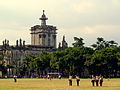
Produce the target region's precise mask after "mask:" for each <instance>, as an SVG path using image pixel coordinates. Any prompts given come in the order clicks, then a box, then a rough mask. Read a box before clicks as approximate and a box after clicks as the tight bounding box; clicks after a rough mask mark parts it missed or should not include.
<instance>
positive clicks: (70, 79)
mask: <svg viewBox="0 0 120 90" xmlns="http://www.w3.org/2000/svg"><path fill="white" fill-rule="evenodd" d="M68 80H69V86H72V76H71V75H70V76H69V79H68Z"/></svg>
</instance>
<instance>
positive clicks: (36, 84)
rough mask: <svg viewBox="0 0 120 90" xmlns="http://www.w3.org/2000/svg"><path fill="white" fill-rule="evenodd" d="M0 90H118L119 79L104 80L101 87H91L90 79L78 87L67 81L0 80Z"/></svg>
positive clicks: (119, 88) (83, 81)
mask: <svg viewBox="0 0 120 90" xmlns="http://www.w3.org/2000/svg"><path fill="white" fill-rule="evenodd" d="M0 90H120V79H110V80H108V79H104V83H103V86H102V87H100V86H99V87H96V86H95V87H92V86H91V82H90V79H81V81H80V86H76V80H75V79H74V80H73V86H69V85H68V80H67V79H61V80H59V79H52V80H49V79H17V83H14V81H13V79H0Z"/></svg>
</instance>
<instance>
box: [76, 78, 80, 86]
mask: <svg viewBox="0 0 120 90" xmlns="http://www.w3.org/2000/svg"><path fill="white" fill-rule="evenodd" d="M79 81H80V78H79V76H76V82H77V86H79Z"/></svg>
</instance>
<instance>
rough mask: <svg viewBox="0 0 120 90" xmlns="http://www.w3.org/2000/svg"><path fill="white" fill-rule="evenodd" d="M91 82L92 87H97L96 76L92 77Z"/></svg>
mask: <svg viewBox="0 0 120 90" xmlns="http://www.w3.org/2000/svg"><path fill="white" fill-rule="evenodd" d="M91 82H92V86H94V85H95V76H94V75H92V80H91Z"/></svg>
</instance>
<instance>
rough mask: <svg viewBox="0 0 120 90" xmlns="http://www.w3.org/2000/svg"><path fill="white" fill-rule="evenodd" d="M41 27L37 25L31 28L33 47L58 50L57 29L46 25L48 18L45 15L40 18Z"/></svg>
mask: <svg viewBox="0 0 120 90" xmlns="http://www.w3.org/2000/svg"><path fill="white" fill-rule="evenodd" d="M40 20H41V25H35V26H33V27H31V29H30V30H31V45H37V46H41V47H52V48H56V34H57V33H56V30H57V29H56V27H55V26H50V25H46V20H48V18H47V17H46V15H45V14H44V10H43V15H42V17H41V18H40Z"/></svg>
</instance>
